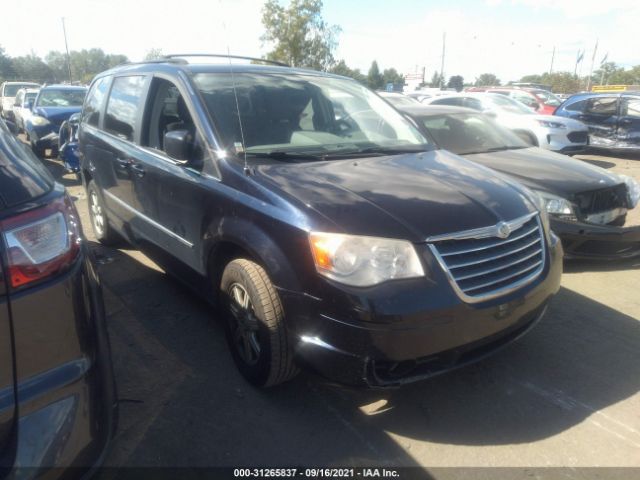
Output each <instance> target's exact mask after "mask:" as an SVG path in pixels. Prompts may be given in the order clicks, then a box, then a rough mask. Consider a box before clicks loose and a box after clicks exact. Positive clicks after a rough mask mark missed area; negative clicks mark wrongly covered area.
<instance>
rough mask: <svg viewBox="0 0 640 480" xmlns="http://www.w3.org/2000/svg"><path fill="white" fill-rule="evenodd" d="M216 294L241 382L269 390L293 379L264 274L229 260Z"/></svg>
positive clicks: (280, 316) (278, 308)
mask: <svg viewBox="0 0 640 480" xmlns="http://www.w3.org/2000/svg"><path fill="white" fill-rule="evenodd" d="M220 294H221V299H222V305H223V307H224V310H225V316H226V325H225V326H226V334H227V342H228V344H229V349H230V350H231V355H232V356H233V360H234V362H235V364H236V366H237V367H238V370H240V373H241V374H242V375H243V376H244V377H245V379H246V380H247V381H248V382H249V383H251V384H252V385H255V386H257V387H270V386H273V385H278V384H280V383H283V382H286V381H287V380H290V379H291V378H293V377H294V376H295V375H296V374H297V373H298V368H297V367H296V365H295V364H294V362H293V352H292V351H291V348H290V346H289V342H288V338H287V332H286V329H285V325H284V311H283V309H282V304H281V303H280V298H279V297H278V293H277V292H276V289H275V288H274V286H273V283H271V280H269V276H268V275H267V272H265V270H264V269H263V268H262V267H261V266H260V265H258V264H256V263H254V262H252V261H250V260H247V259H243V258H240V259H236V260H233V261H231V262H230V263H229V264H227V266H226V267H225V269H224V273H223V274H222V279H221V281H220ZM245 299H246V300H247V301H244V300H245ZM242 304H244V305H242Z"/></svg>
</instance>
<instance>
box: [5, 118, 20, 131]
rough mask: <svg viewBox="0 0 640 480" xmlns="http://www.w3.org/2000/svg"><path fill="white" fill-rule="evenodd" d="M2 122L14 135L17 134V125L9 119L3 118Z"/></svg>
mask: <svg viewBox="0 0 640 480" xmlns="http://www.w3.org/2000/svg"><path fill="white" fill-rule="evenodd" d="M4 123H5V124H6V125H7V128H8V129H9V131H10V132H11V133H13V134H14V135H18V133H19V132H18V126H17V125H16V124H15V123H13V122H12V121H10V120H5V121H4Z"/></svg>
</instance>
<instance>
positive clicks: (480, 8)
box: [0, 0, 640, 81]
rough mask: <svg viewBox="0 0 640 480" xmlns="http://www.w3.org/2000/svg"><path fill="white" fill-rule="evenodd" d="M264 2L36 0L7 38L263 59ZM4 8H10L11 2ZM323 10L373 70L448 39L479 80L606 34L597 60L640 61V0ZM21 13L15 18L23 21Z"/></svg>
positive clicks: (353, 57)
mask: <svg viewBox="0 0 640 480" xmlns="http://www.w3.org/2000/svg"><path fill="white" fill-rule="evenodd" d="M262 3H263V2H262V1H261V0H200V1H197V0H180V1H175V0H153V1H149V0H138V1H136V0H66V1H64V2H59V3H56V4H55V5H54V4H52V3H51V2H50V1H49V0H47V1H45V0H29V1H28V2H23V3H21V4H20V7H19V9H18V11H19V14H17V15H10V17H9V18H10V19H11V20H10V21H6V22H2V23H3V25H2V28H1V29H0V46H2V47H4V48H5V50H6V51H7V53H8V54H9V55H12V56H17V55H23V54H27V53H29V52H30V51H32V50H33V51H34V52H36V53H37V54H40V55H44V54H45V53H46V52H48V51H49V50H64V38H63V35H62V27H61V21H60V17H62V16H64V17H65V18H66V25H67V35H68V40H69V48H70V49H72V50H79V49H82V48H93V47H99V48H102V49H103V50H105V51H106V52H107V53H122V54H125V55H127V56H128V57H129V58H130V59H132V60H140V59H142V57H143V56H144V54H145V53H146V52H147V51H148V50H149V49H151V48H160V49H162V51H163V52H164V53H185V52H193V53H195V52H215V53H226V51H227V47H229V49H230V50H231V53H232V54H237V55H251V56H260V55H261V54H263V53H265V52H266V49H265V48H264V47H263V46H262V45H261V42H260V35H261V33H262V24H261V22H260V18H261V8H262ZM5 10H6V9H5ZM324 17H325V19H326V20H327V21H328V22H329V23H332V24H337V25H339V26H340V27H341V28H342V33H341V34H340V37H339V41H340V42H339V47H338V51H337V55H336V57H337V58H338V59H341V58H342V59H344V60H345V61H346V62H347V64H348V65H349V66H351V67H352V68H360V69H361V70H363V71H364V72H365V73H366V71H367V70H368V68H369V66H370V64H371V61H372V60H374V59H376V60H377V61H378V63H379V65H380V67H381V68H383V69H384V68H388V67H395V68H397V69H398V70H400V71H401V72H402V73H413V72H414V71H415V70H416V69H418V68H421V67H422V66H425V67H426V69H427V77H429V78H430V77H431V74H432V73H433V71H434V70H436V69H438V70H439V69H440V60H441V52H442V34H443V32H446V35H447V44H446V45H447V49H446V58H445V75H446V76H447V77H448V76H451V75H456V74H459V75H463V76H464V78H465V80H467V81H472V80H473V79H474V78H475V77H477V76H478V75H480V74H481V73H484V72H492V73H496V74H497V75H498V77H499V78H500V79H501V80H503V81H507V80H517V79H519V78H520V77H521V76H522V75H526V74H529V73H541V72H543V71H546V70H549V66H550V63H551V54H552V51H553V47H554V46H555V47H556V55H555V61H554V70H569V71H573V68H574V64H575V59H576V53H577V51H578V50H579V49H586V55H585V60H584V63H583V64H582V66H581V69H582V73H583V74H586V73H587V71H588V68H589V63H590V61H591V55H592V54H593V48H594V44H595V42H596V40H597V39H599V45H598V51H597V54H596V68H597V66H598V64H599V63H600V61H601V60H602V58H603V57H604V55H605V54H607V53H608V60H609V61H615V62H616V63H619V64H622V65H624V66H627V67H628V66H632V65H637V64H640V48H638V47H639V46H640V41H639V40H638V34H637V31H638V26H639V25H640V1H639V0H555V1H554V0H474V1H472V0H466V1H464V0H463V1H457V2H455V1H449V2H447V1H444V0H443V1H431V0H404V1H403V0H385V1H383V0H325V1H324ZM14 20H16V21H14Z"/></svg>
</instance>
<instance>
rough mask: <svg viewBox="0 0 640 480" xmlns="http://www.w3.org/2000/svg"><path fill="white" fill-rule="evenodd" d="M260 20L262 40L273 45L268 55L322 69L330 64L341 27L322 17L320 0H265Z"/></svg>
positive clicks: (329, 66)
mask: <svg viewBox="0 0 640 480" xmlns="http://www.w3.org/2000/svg"><path fill="white" fill-rule="evenodd" d="M262 24H263V25H264V29H265V33H264V34H263V35H262V37H261V40H262V43H263V45H265V44H270V45H272V46H273V49H272V50H271V51H270V52H269V53H268V54H267V59H269V60H277V61H281V62H285V63H288V64H289V65H291V66H294V67H307V68H313V69H315V70H323V71H327V70H329V69H330V68H331V66H333V64H334V62H335V60H334V57H333V53H334V51H335V49H336V47H337V45H338V41H337V36H338V34H339V32H340V28H339V27H338V26H336V25H329V24H327V22H325V21H324V20H323V18H322V0H291V1H290V3H289V5H288V7H283V6H282V5H281V4H280V2H279V1H278V0H267V2H266V3H265V5H264V7H263V9H262Z"/></svg>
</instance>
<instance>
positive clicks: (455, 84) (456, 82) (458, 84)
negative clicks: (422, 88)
mask: <svg viewBox="0 0 640 480" xmlns="http://www.w3.org/2000/svg"><path fill="white" fill-rule="evenodd" d="M447 88H455V90H456V92H461V91H462V89H463V88H464V78H463V77H462V75H452V76H451V77H449V82H448V83H447Z"/></svg>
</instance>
